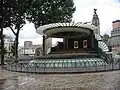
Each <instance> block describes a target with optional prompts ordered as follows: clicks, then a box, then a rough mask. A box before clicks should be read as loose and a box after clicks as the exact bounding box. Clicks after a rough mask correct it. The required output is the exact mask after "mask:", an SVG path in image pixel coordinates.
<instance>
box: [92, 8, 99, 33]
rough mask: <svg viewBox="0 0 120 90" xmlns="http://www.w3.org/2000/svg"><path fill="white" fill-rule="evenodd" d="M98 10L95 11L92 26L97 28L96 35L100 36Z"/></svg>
mask: <svg viewBox="0 0 120 90" xmlns="http://www.w3.org/2000/svg"><path fill="white" fill-rule="evenodd" d="M96 11H97V9H94V15H93V18H92V24H93V25H95V26H96V29H95V30H94V33H95V34H99V35H100V21H99V17H98V15H97V12H96Z"/></svg>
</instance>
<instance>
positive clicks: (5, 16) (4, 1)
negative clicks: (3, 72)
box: [0, 0, 15, 65]
mask: <svg viewBox="0 0 120 90" xmlns="http://www.w3.org/2000/svg"><path fill="white" fill-rule="evenodd" d="M14 1H15V0H0V39H1V42H0V50H1V64H2V65H4V40H3V38H4V36H3V29H4V28H6V27H9V26H10V25H11V17H12V16H13V8H15V7H14V3H12V2H14Z"/></svg>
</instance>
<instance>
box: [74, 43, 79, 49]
mask: <svg viewBox="0 0 120 90" xmlns="http://www.w3.org/2000/svg"><path fill="white" fill-rule="evenodd" d="M74 48H75V49H77V48H78V41H74Z"/></svg>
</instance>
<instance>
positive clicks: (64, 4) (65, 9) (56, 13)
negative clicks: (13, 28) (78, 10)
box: [27, 0, 75, 28]
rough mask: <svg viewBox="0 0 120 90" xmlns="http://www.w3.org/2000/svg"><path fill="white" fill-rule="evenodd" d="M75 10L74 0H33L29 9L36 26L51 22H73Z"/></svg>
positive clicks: (31, 19)
mask: <svg viewBox="0 0 120 90" xmlns="http://www.w3.org/2000/svg"><path fill="white" fill-rule="evenodd" d="M74 11H75V7H74V3H73V0H33V1H32V3H31V5H30V6H29V10H27V15H28V16H29V18H27V20H29V21H31V22H33V23H34V24H35V27H36V28H38V27H39V26H40V25H45V24H50V23H63V22H71V21H72V14H73V13H74Z"/></svg>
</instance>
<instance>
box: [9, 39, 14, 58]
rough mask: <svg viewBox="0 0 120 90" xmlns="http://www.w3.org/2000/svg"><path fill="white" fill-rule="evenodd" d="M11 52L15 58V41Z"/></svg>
mask: <svg viewBox="0 0 120 90" xmlns="http://www.w3.org/2000/svg"><path fill="white" fill-rule="evenodd" d="M10 51H11V54H12V56H15V41H14V43H13V44H12V45H11V47H10Z"/></svg>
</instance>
